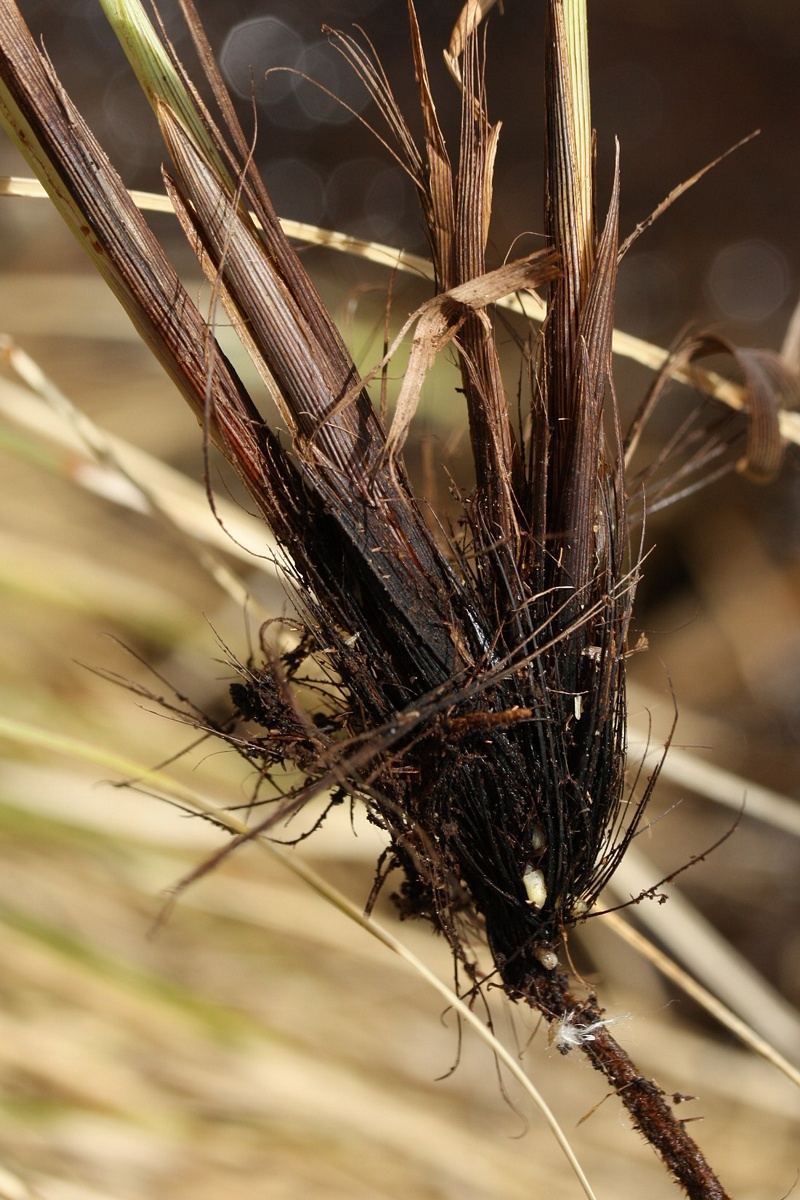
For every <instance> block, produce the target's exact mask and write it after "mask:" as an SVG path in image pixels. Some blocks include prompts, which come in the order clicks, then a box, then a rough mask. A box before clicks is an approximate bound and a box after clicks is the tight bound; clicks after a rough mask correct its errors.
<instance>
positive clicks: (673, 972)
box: [604, 913, 800, 1088]
mask: <svg viewBox="0 0 800 1200" xmlns="http://www.w3.org/2000/svg"><path fill="white" fill-rule="evenodd" d="M604 922H605V924H607V925H608V926H609V927H610V928H611V929H613V931H614V933H616V935H617V937H619V938H621V939H622V941H624V942H627V943H628V945H629V946H632V947H633V948H634V950H637V951H638V952H639V953H640V954H641V955H642V957H643V958H646V959H647V961H648V962H651V963H652V964H653V966H654V967H656V968H657V969H658V970H659V971H660V972H661V974H662V975H664V976H666V978H667V979H671V980H672V982H673V983H676V984H677V985H678V987H679V988H680V989H681V990H682V991H683V992H685V993H686V995H687V996H691V998H692V999H693V1000H695V1001H696V1002H697V1003H698V1004H699V1005H700V1006H701V1008H704V1009H705V1011H706V1012H707V1013H708V1014H709V1015H710V1016H712V1017H713V1018H714V1019H715V1020H716V1021H719V1023H720V1025H723V1026H724V1027H725V1028H726V1029H729V1030H730V1031H731V1033H732V1034H734V1036H735V1037H738V1038H739V1040H740V1041H741V1042H743V1044H744V1045H745V1046H747V1047H749V1049H751V1050H752V1051H753V1052H754V1053H755V1054H758V1055H760V1057H761V1058H763V1059H765V1060H766V1061H767V1062H768V1063H771V1064H772V1065H773V1066H774V1067H777V1069H778V1070H779V1071H780V1072H781V1073H782V1074H784V1075H785V1076H786V1078H787V1079H790V1080H791V1082H792V1083H793V1084H794V1085H795V1087H798V1088H800V1071H799V1070H798V1069H797V1067H795V1066H794V1065H793V1064H792V1063H790V1062H789V1060H788V1059H787V1058H785V1057H784V1055H783V1054H781V1053H780V1051H779V1050H777V1049H776V1048H775V1046H773V1045H772V1044H771V1042H769V1041H767V1040H766V1039H765V1038H763V1037H760V1036H759V1034H757V1033H756V1032H755V1030H753V1029H752V1028H751V1027H750V1025H748V1024H747V1022H746V1021H743V1020H742V1019H741V1018H740V1017H737V1015H736V1013H735V1012H732V1011H731V1009H730V1008H728V1007H727V1006H726V1005H725V1004H723V1003H722V1002H721V1001H720V1000H718V999H717V997H716V996H714V995H713V994H712V993H711V992H709V991H708V989H707V988H705V987H703V985H702V984H700V983H698V982H697V980H696V979H694V978H693V976H691V975H689V974H688V973H687V972H686V971H684V970H683V969H682V968H681V967H679V966H678V965H677V964H676V963H675V962H673V960H672V959H671V958H670V957H669V955H667V954H664V953H663V951H661V950H659V949H658V947H657V946H654V945H653V943H652V942H651V941H649V939H648V938H646V937H644V936H643V934H641V933H639V931H638V930H637V929H634V928H633V926H632V925H629V924H628V922H627V921H625V920H624V919H623V918H622V917H621V916H620V915H619V913H606V915H605V917H604Z"/></svg>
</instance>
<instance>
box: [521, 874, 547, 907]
mask: <svg viewBox="0 0 800 1200" xmlns="http://www.w3.org/2000/svg"><path fill="white" fill-rule="evenodd" d="M522 882H523V884H524V885H525V891H526V892H527V893H528V904H530V905H532V906H533V907H534V908H542V906H543V905H544V902H545V900H546V899H547V886H546V884H545V881H544V871H538V870H536V871H535V870H534V869H533V867H527V868H526V869H525V874H524V875H523V876H522Z"/></svg>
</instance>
